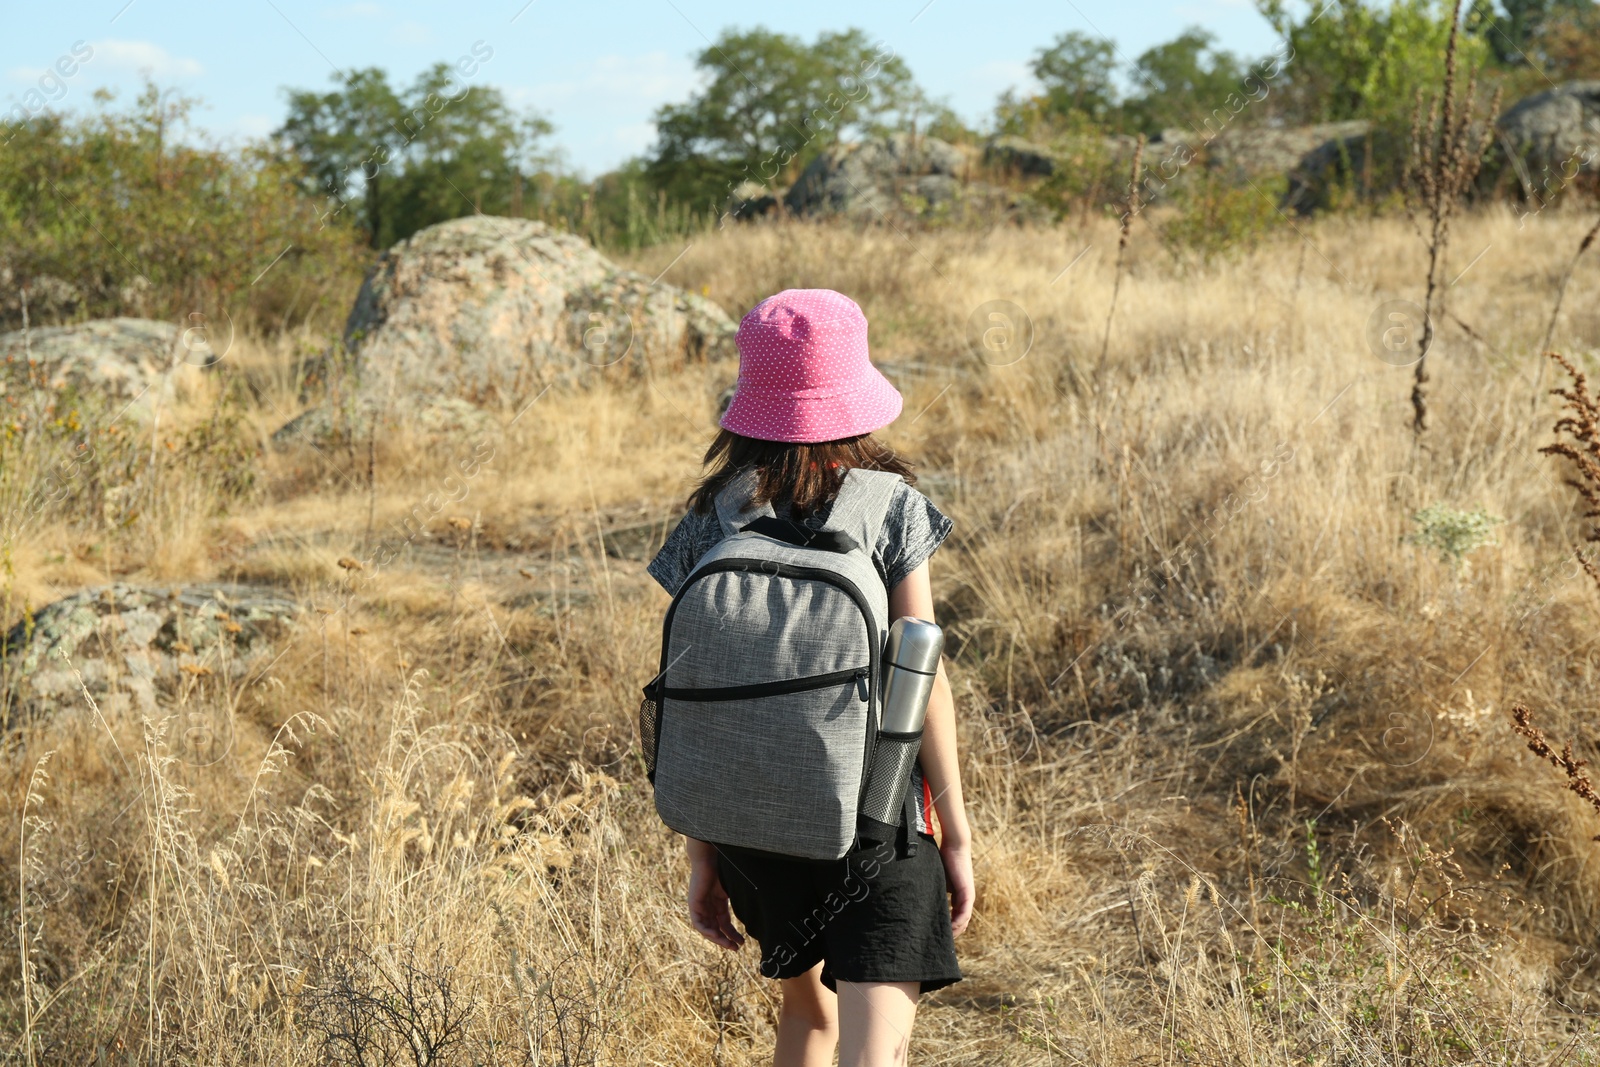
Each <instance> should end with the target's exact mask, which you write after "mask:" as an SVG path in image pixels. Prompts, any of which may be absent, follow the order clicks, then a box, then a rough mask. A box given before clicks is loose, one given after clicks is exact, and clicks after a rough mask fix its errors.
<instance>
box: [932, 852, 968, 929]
mask: <svg viewBox="0 0 1600 1067" xmlns="http://www.w3.org/2000/svg"><path fill="white" fill-rule="evenodd" d="M939 858H940V859H941V860H943V861H944V881H945V885H946V886H947V887H948V888H949V890H950V932H951V933H952V934H954V935H955V936H956V937H960V936H961V935H962V933H964V932H965V931H966V929H967V923H969V922H971V921H972V902H973V899H974V898H975V896H976V890H975V889H974V886H973V881H972V846H971V845H969V844H967V843H966V842H965V841H947V842H946V843H944V844H942V845H940V846H939Z"/></svg>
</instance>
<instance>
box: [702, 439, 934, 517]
mask: <svg viewBox="0 0 1600 1067" xmlns="http://www.w3.org/2000/svg"><path fill="white" fill-rule="evenodd" d="M703 463H704V464H705V466H706V467H707V468H708V470H707V472H706V474H705V476H704V477H702V478H701V479H700V484H699V485H698V486H696V487H695V490H694V492H692V493H690V494H689V507H690V508H691V509H692V510H694V511H698V512H700V513H702V514H704V513H705V512H708V511H710V510H711V509H712V508H713V507H714V506H715V504H716V499H717V494H718V493H720V492H721V491H722V487H723V486H725V485H727V484H728V483H729V482H731V481H732V480H733V479H734V477H735V476H736V475H738V474H739V472H740V471H742V470H744V469H745V468H746V467H755V468H756V470H757V472H758V478H759V481H758V483H757V486H756V494H755V497H754V498H753V499H754V502H756V503H772V504H777V503H781V502H784V501H787V502H788V504H789V510H790V515H791V517H793V518H795V519H802V518H804V517H806V516H807V515H810V514H811V513H812V512H814V511H816V510H817V509H818V508H820V507H821V506H822V505H823V504H827V503H829V502H831V501H832V500H833V498H834V497H835V496H837V495H839V486H840V484H841V483H843V481H844V476H845V472H846V471H848V470H850V468H852V467H865V468H866V469H867V470H874V471H891V472H893V473H895V474H898V475H900V476H901V477H902V478H904V479H905V480H906V484H907V485H915V484H916V481H917V476H916V475H915V474H913V473H912V471H911V464H909V463H907V462H906V461H905V460H904V459H901V458H900V456H899V455H897V454H896V453H895V451H894V449H892V448H890V447H889V446H888V445H885V444H883V443H881V442H879V441H876V440H874V439H873V436H872V435H871V434H869V433H864V434H860V435H859V436H856V437H844V438H840V439H839V440H837V441H824V442H822V443H820V444H814V445H805V444H790V443H788V442H786V441H758V440H756V439H755V438H753V437H741V436H740V435H738V434H736V433H733V432H732V431H729V430H720V431H718V433H717V436H716V438H715V439H714V440H713V441H712V442H711V447H710V448H707V449H706V456H705V459H704V460H703Z"/></svg>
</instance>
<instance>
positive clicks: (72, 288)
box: [0, 266, 84, 330]
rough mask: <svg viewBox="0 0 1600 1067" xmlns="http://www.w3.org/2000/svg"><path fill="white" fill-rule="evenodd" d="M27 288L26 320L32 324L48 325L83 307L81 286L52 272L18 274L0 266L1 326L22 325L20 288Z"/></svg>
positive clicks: (20, 326) (18, 327) (13, 327)
mask: <svg viewBox="0 0 1600 1067" xmlns="http://www.w3.org/2000/svg"><path fill="white" fill-rule="evenodd" d="M24 286H26V287H27V290H28V320H29V321H30V322H32V323H33V325H35V326H48V325H51V324H53V323H60V322H63V321H65V320H67V319H70V318H72V316H73V315H75V314H77V312H78V309H79V308H81V307H83V303H84V297H83V290H81V289H79V288H78V287H77V286H76V285H73V284H72V283H71V282H69V281H66V280H65V279H62V278H57V277H55V276H54V275H51V274H35V275H33V276H32V277H31V278H30V277H21V278H19V277H18V276H17V273H16V271H14V270H13V269H12V268H10V267H6V266H0V328H4V329H7V330H19V329H21V328H22V289H23V287H24Z"/></svg>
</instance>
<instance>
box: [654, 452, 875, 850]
mask: <svg viewBox="0 0 1600 1067" xmlns="http://www.w3.org/2000/svg"><path fill="white" fill-rule="evenodd" d="M755 480H756V473H755V471H754V470H747V471H745V472H744V473H743V474H742V475H740V476H739V477H737V478H735V479H734V480H733V481H732V482H730V483H729V484H728V485H727V486H726V487H725V488H724V489H723V491H722V492H721V493H720V494H718V496H717V501H716V505H717V518H718V520H719V521H720V522H721V524H722V531H723V537H724V539H723V540H722V541H721V542H719V543H718V544H717V545H716V546H715V547H714V548H712V549H711V550H710V551H709V552H707V553H706V554H705V556H704V557H703V558H702V559H701V560H700V562H699V563H698V564H697V565H696V566H695V568H694V570H693V571H691V572H690V573H689V576H688V577H687V578H686V579H685V580H684V583H683V586H682V587H681V588H680V589H679V590H678V593H677V595H676V596H674V597H673V599H672V605H671V607H670V608H668V609H667V615H666V620H665V622H664V623H663V624H662V640H661V668H660V672H659V673H658V674H657V675H656V677H655V678H653V679H652V680H651V681H650V684H649V685H647V686H646V687H645V700H644V703H643V704H642V705H641V707H640V715H639V732H640V740H641V742H642V744H643V749H644V756H645V763H646V769H647V771H648V773H649V775H650V780H651V781H652V782H653V783H654V785H655V793H656V811H657V812H658V813H659V814H660V816H661V818H662V820H663V821H664V822H665V823H666V824H667V825H668V826H670V827H671V828H672V829H674V830H676V831H678V832H679V833H681V834H684V835H686V836H689V837H693V838H698V839H699V840H702V841H710V842H713V843H716V844H719V845H732V846H737V847H743V848H752V849H759V850H761V851H764V852H772V853H777V854H780V855H785V856H796V857H803V858H806V859H816V860H834V859H838V858H840V857H842V856H843V855H844V854H845V853H846V852H848V851H849V849H850V847H851V845H852V844H853V843H854V842H855V840H856V833H857V811H858V808H859V807H860V805H861V800H862V792H863V790H864V789H865V786H866V782H867V768H868V767H869V766H870V763H871V760H872V754H873V747H874V743H875V742H876V740H877V723H878V704H879V701H880V699H881V688H882V678H883V670H882V667H881V663H880V660H881V658H882V654H883V646H884V640H885V636H886V633H887V629H888V623H889V618H888V616H889V597H888V592H887V591H886V590H885V589H884V585H883V579H882V578H881V577H879V575H878V571H877V569H876V568H875V567H874V566H873V562H872V549H873V546H874V545H875V544H876V543H877V540H878V533H879V530H880V529H881V528H882V526H883V522H884V517H885V515H886V513H887V512H888V509H889V504H890V501H891V500H892V499H893V496H894V492H895V487H896V485H897V484H898V483H899V482H900V476H899V475H898V474H891V473H888V472H885V471H871V470H862V469H852V470H850V471H848V472H846V474H845V477H844V482H843V485H842V486H841V488H840V490H839V495H838V496H837V497H836V498H835V500H834V502H833V506H832V509H831V510H830V511H829V513H828V519H827V522H826V524H825V525H824V526H823V527H822V529H821V530H810V529H807V528H806V527H804V526H802V525H800V524H799V523H796V522H792V521H790V520H788V519H780V518H778V517H776V515H775V514H774V512H773V510H772V507H771V505H769V504H760V505H756V506H754V507H751V506H750V505H749V504H748V501H749V499H750V496H751V492H752V490H753V489H754V487H755Z"/></svg>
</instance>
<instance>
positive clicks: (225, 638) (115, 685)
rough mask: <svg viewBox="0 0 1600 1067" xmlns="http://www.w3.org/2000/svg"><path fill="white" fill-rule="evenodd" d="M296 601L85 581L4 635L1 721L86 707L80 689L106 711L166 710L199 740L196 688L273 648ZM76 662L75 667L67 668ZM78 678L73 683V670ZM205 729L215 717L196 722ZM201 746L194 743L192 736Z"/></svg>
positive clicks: (153, 713) (276, 595)
mask: <svg viewBox="0 0 1600 1067" xmlns="http://www.w3.org/2000/svg"><path fill="white" fill-rule="evenodd" d="M299 614H300V608H299V606H298V605H297V604H296V603H294V602H293V601H291V600H289V599H287V598H285V597H284V596H283V594H282V593H281V592H279V591H277V590H274V589H270V588H263V587H257V586H244V585H226V584H196V585H189V586H181V587H176V586H175V587H155V588H150V587H142V586H133V585H126V584H122V583H118V584H116V585H110V586H101V587H97V588H91V589H85V590H82V591H81V592H78V593H75V594H73V595H72V596H69V597H66V598H64V599H62V600H58V601H55V602H54V603H52V604H50V605H48V606H46V607H44V608H41V609H40V610H38V611H37V612H34V613H33V614H32V615H31V617H29V618H25V619H23V620H22V621H21V622H19V623H17V624H16V625H15V626H13V627H12V629H11V631H10V633H9V634H7V635H6V643H5V649H4V652H5V656H4V660H3V661H0V663H3V667H4V677H5V682H6V689H7V692H8V696H9V697H10V699H9V700H8V701H7V702H6V711H7V715H8V721H7V723H6V725H7V726H10V727H14V726H16V725H19V724H20V723H21V722H25V721H29V720H32V719H34V718H37V717H38V716H40V715H47V714H59V713H69V712H81V713H82V714H84V715H90V714H92V712H91V710H90V708H89V705H88V702H87V701H85V700H84V697H83V689H87V690H88V691H89V694H90V695H91V696H93V697H94V699H95V703H96V704H97V705H98V706H99V708H100V712H101V714H102V715H104V716H106V717H107V718H108V719H110V718H112V717H114V716H118V715H127V714H130V713H133V714H140V715H145V716H148V717H150V718H151V719H162V718H171V719H172V720H173V721H174V722H175V723H176V724H178V725H175V726H174V729H176V730H179V731H180V732H181V731H190V732H189V733H187V734H185V735H184V736H183V737H181V738H178V740H181V741H182V747H184V748H186V749H194V748H195V747H196V745H197V744H198V743H199V742H202V741H204V740H205V739H204V738H202V737H201V736H200V735H199V734H197V733H194V732H192V731H194V730H196V729H199V727H197V726H196V725H195V722H194V721H193V718H194V715H197V714H198V715H201V716H202V717H205V716H208V715H210V714H211V713H210V712H206V711H202V710H200V709H201V708H202V707H208V706H210V705H213V704H215V703H216V701H213V700H199V699H196V697H197V696H214V695H215V694H209V693H204V692H200V693H197V692H196V691H197V690H204V689H205V688H206V687H215V686H217V685H219V684H220V683H221V682H222V680H223V679H227V680H229V681H235V682H236V681H238V680H239V679H242V678H244V677H246V676H247V675H249V674H250V672H251V671H252V670H256V669H259V668H262V667H264V666H265V665H266V664H267V663H270V662H271V659H272V656H273V655H274V654H275V652H278V651H281V650H282V645H283V641H284V639H285V637H286V635H287V633H288V630H289V628H290V626H291V625H292V624H293V622H294V620H295V619H296V617H298V615H299ZM74 670H76V672H77V673H76V674H74V673H73V672H74ZM80 677H81V679H82V687H81V688H80V684H79V678H80ZM205 728H206V729H207V730H209V731H210V732H211V735H212V739H213V740H215V739H216V738H217V736H218V732H219V729H220V727H219V726H218V724H217V723H214V722H213V723H210V724H209V725H206V727H205ZM201 747H203V746H201Z"/></svg>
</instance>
